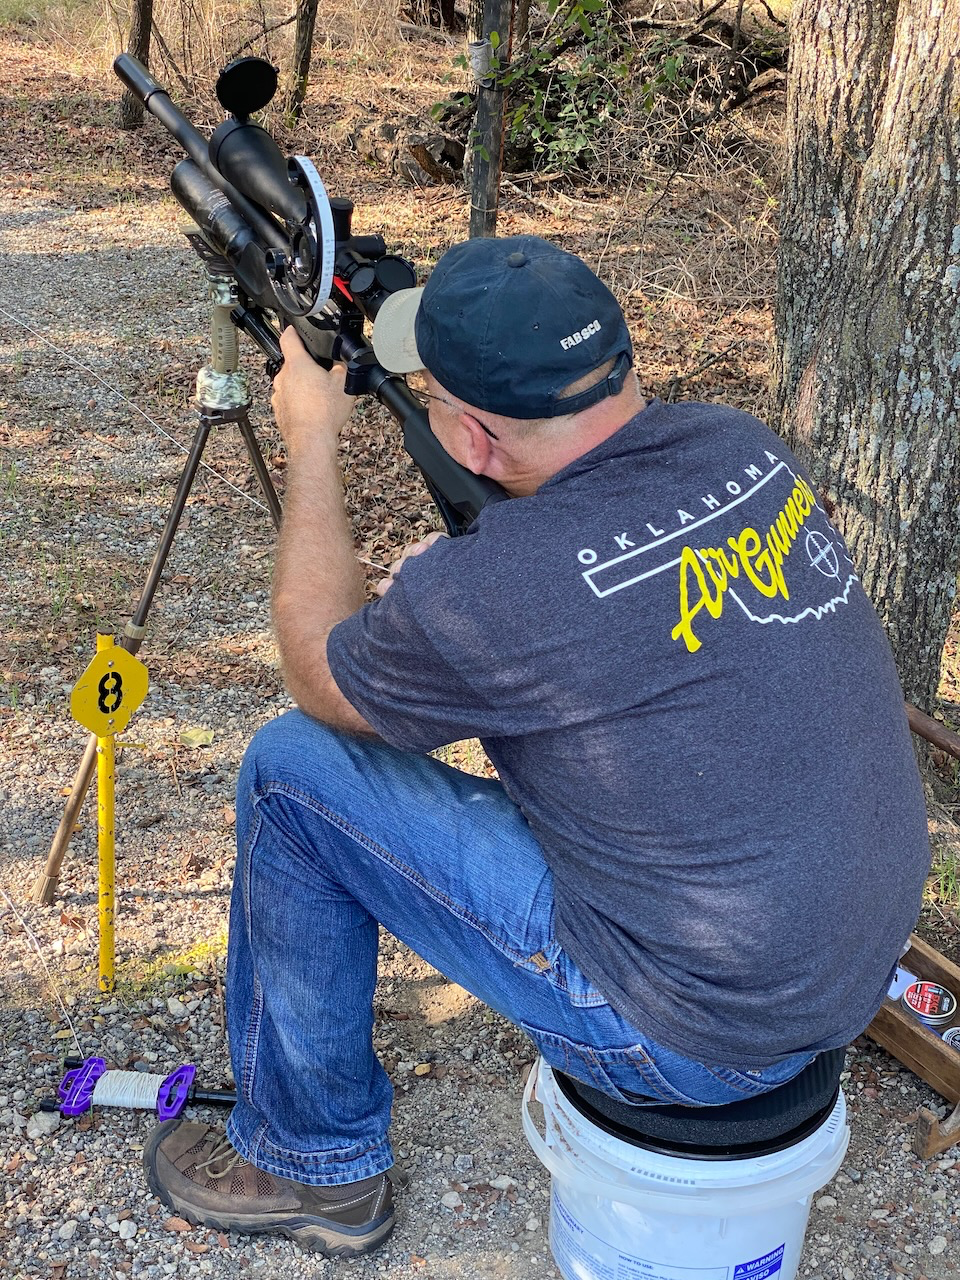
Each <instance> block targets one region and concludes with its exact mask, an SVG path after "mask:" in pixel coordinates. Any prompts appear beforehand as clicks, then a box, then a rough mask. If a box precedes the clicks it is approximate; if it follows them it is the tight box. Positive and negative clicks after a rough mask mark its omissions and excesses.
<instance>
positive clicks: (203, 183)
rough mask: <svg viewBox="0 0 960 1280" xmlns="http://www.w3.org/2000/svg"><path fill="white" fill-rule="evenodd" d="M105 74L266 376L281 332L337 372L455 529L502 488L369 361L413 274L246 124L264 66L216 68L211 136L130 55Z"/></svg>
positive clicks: (247, 62)
mask: <svg viewBox="0 0 960 1280" xmlns="http://www.w3.org/2000/svg"><path fill="white" fill-rule="evenodd" d="M113 66H114V70H115V71H116V73H117V75H118V76H119V77H120V79H121V80H122V81H123V83H124V84H125V85H126V86H127V88H128V89H130V90H131V91H132V92H133V93H134V94H135V95H136V97H138V98H139V99H140V101H141V102H142V103H143V104H144V106H145V107H146V108H147V110H148V111H149V112H150V113H151V114H152V115H154V116H155V117H156V118H157V119H158V120H159V121H160V123H161V124H162V125H163V126H164V128H165V129H167V130H168V131H169V132H170V133H171V134H173V136H174V137H175V138H176V140H177V141H178V142H179V143H180V145H181V146H182V147H183V149H184V151H185V152H186V153H187V156H186V158H185V159H183V160H181V161H180V162H179V163H178V164H177V165H176V167H175V168H174V170H173V173H172V175H171V178H170V186H171V189H172V191H173V194H174V195H175V196H176V198H177V200H178V201H179V203H180V204H181V205H182V206H183V208H184V209H185V210H186V212H187V213H188V214H189V215H190V217H191V219H192V220H193V222H194V223H195V225H196V231H195V232H194V231H191V232H190V233H189V235H188V238H189V240H190V242H191V244H192V245H193V247H194V248H195V249H196V250H197V252H198V253H199V254H200V256H201V257H202V258H203V259H204V260H205V261H206V262H207V263H208V265H209V264H210V263H211V262H213V263H215V264H216V266H217V269H218V270H223V271H225V272H226V273H229V275H231V276H232V277H233V278H234V280H235V281H236V287H237V305H236V306H235V307H234V308H233V310H232V312H231V317H230V318H231V320H232V321H233V323H234V324H235V325H236V326H237V328H238V329H240V330H241V331H242V332H244V333H246V334H247V335H248V336H249V337H250V338H252V339H253V341H254V342H255V343H256V344H257V346H258V347H259V348H260V350H261V351H262V352H263V353H264V355H265V356H266V357H267V369H268V372H270V374H271V376H272V375H273V374H275V373H276V372H277V370H278V369H279V368H280V365H281V364H282V363H283V356H282V353H281V350H280V330H281V329H283V328H284V327H285V326H286V325H288V324H292V325H293V327H294V328H295V329H296V331H297V333H298V334H299V335H300V337H301V338H302V340H303V343H304V345H305V346H306V348H307V350H308V351H309V352H310V354H311V355H312V356H313V358H314V359H315V360H316V361H317V362H318V363H319V364H321V365H323V366H325V367H326V368H329V367H331V365H332V364H333V362H335V361H339V362H341V363H342V364H344V365H345V366H346V370H347V376H346V383H345V389H346V391H347V392H348V394H350V395H355V396H356V395H373V396H376V398H377V399H378V400H379V401H380V403H381V404H383V405H384V406H385V407H386V408H387V409H388V410H389V412H390V413H391V414H392V415H393V417H394V418H396V420H397V422H399V423H400V425H401V427H402V429H403V446H404V448H405V449H406V451H407V453H408V454H409V455H410V457H411V458H412V459H413V461H414V462H415V463H416V465H417V466H418V467H419V469H420V471H421V473H422V475H423V477H424V480H425V481H426V485H427V488H428V489H429V491H430V495H431V497H432V498H433V500H434V502H435V503H436V506H437V509H438V510H439V512H440V515H441V517H442V519H443V522H444V525H445V526H446V529H447V532H448V533H450V534H452V535H453V534H458V533H463V532H464V531H465V530H466V529H467V528H468V527H469V525H470V524H471V523H472V522H473V520H474V519H476V517H477V515H479V513H480V511H481V510H482V508H483V507H484V506H485V505H486V503H488V502H491V501H496V500H498V499H500V498H502V497H504V496H505V495H504V493H503V490H502V489H501V488H500V487H499V486H498V485H496V484H495V483H494V482H493V481H492V480H488V479H487V478H486V477H484V476H477V475H474V473H473V472H472V471H468V470H467V469H466V468H465V467H462V466H460V464H459V463H458V462H456V461H454V459H453V458H451V457H450V455H449V454H448V453H447V452H446V451H445V450H444V449H443V448H442V446H441V445H440V442H439V441H438V440H437V438H436V436H434V434H433V432H432V431H431V430H430V424H429V420H428V417H427V411H426V409H424V408H423V406H422V405H421V404H420V402H419V401H418V400H417V399H416V397H415V396H414V395H413V393H412V392H411V391H410V390H409V388H408V387H407V385H406V383H405V382H404V380H403V379H402V378H400V377H398V376H396V375H395V374H391V373H389V372H388V371H387V370H386V369H384V368H383V366H382V365H380V364H378V363H377V360H376V356H375V355H374V352H373V348H372V347H371V346H370V344H369V343H368V342H367V341H366V339H365V337H364V324H365V322H368V321H369V322H372V321H373V319H374V318H375V316H376V314H377V311H378V310H379V309H380V306H381V305H382V303H383V302H384V300H385V299H386V298H387V297H389V296H390V294H392V293H395V292H397V291H398V290H400V289H409V288H412V287H413V286H414V285H415V284H416V273H415V271H414V268H413V266H412V264H411V263H409V262H407V261H406V260H405V259H404V258H401V257H399V256H398V255H396V254H392V253H388V252H387V247H386V244H385V243H384V240H383V238H382V237H381V236H378V235H356V236H355V235H354V234H353V232H352V228H351V222H352V217H353V204H352V203H351V201H349V200H345V199H341V198H337V197H334V198H330V197H329V196H328V195H327V192H326V188H325V187H324V185H323V182H322V180H321V178H320V175H319V173H318V172H317V169H316V167H315V166H314V164H313V162H312V161H311V160H309V159H308V158H307V157H306V156H291V157H289V158H288V157H286V156H284V154H283V152H282V151H281V150H280V148H279V146H278V145H277V143H276V142H275V141H274V139H273V138H272V137H271V136H270V134H269V133H268V132H267V131H266V130H265V129H263V128H262V127H261V126H260V125H258V124H255V123H253V122H252V121H251V119H250V117H251V116H252V115H253V114H254V113H256V112H257V111H260V110H262V109H263V107H265V106H266V105H267V103H268V102H269V101H270V99H271V98H272V97H273V95H274V93H275V92H276V87H277V72H276V68H275V67H273V66H271V64H270V63H269V62H266V61H264V60H263V59H261V58H240V59H238V60H237V61H235V62H232V63H230V65H229V66H227V67H225V68H224V70H223V71H222V72H221V73H220V76H219V78H218V80H217V97H218V99H219V101H220V104H221V106H223V108H224V109H225V110H226V111H228V112H229V113H230V114H229V116H228V117H227V119H226V120H224V121H223V123H222V124H220V125H219V126H218V127H217V128H216V129H215V130H214V132H213V135H212V136H211V137H210V139H209V140H208V139H206V138H204V137H203V135H202V134H201V133H199V132H198V130H197V129H195V128H194V126H193V125H192V124H191V123H190V121H189V120H188V119H187V118H186V116H184V115H183V114H182V113H181V112H180V111H178V110H177V108H176V107H175V106H174V105H173V103H172V102H171V100H170V95H169V94H168V93H167V91H166V90H165V89H164V88H163V87H162V86H161V85H159V84H158V83H157V81H156V80H154V79H153V77H152V76H151V75H150V73H149V72H148V71H147V69H146V68H145V67H144V66H143V64H142V63H140V62H138V61H137V59H136V58H133V57H131V56H130V55H129V54H126V53H122V54H120V56H119V57H118V58H117V59H116V61H115V62H114V64H113Z"/></svg>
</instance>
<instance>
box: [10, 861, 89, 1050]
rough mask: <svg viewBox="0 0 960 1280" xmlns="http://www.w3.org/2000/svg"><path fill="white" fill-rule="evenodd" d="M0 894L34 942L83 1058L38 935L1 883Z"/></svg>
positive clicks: (61, 1010)
mask: <svg viewBox="0 0 960 1280" xmlns="http://www.w3.org/2000/svg"><path fill="white" fill-rule="evenodd" d="M0 896H2V897H3V900H4V902H6V904H7V906H8V907H9V908H10V910H11V911H12V912H13V914H14V915H15V916H16V917H17V919H18V920H19V921H20V927H21V928H22V929H23V931H24V933H25V934H26V935H27V937H28V938H29V939H30V941H31V942H32V943H33V947H34V950H35V951H36V953H37V955H38V956H39V957H40V963H41V964H42V965H43V971H44V973H45V974H46V975H47V981H48V982H49V983H50V986H51V987H52V988H53V994H54V995H55V996H56V997H57V1004H58V1005H59V1006H60V1012H61V1013H62V1014H63V1017H64V1021H65V1022H66V1024H67V1026H68V1027H69V1028H70V1034H71V1035H72V1036H73V1043H74V1044H75V1045H76V1047H77V1053H78V1054H79V1055H80V1057H81V1058H82V1057H83V1050H82V1049H81V1048H80V1041H79V1040H78V1038H77V1032H76V1028H75V1027H74V1025H73V1023H72V1022H71V1021H70V1014H69V1013H68V1012H67V1006H66V1005H65V1004H64V1003H63V997H62V996H61V995H60V988H59V987H58V986H57V984H56V981H55V980H54V976H53V974H52V973H51V972H50V967H49V965H48V964H47V962H46V960H44V958H43V951H42V950H41V949H40V943H39V942H38V941H37V935H36V934H35V933H34V932H33V930H32V929H31V928H30V926H29V925H28V924H27V922H26V920H24V918H23V916H22V915H21V914H20V912H19V911H18V910H17V908H16V907H15V906H14V903H13V899H12V898H11V897H10V895H9V893H7V891H6V889H4V887H3V885H0Z"/></svg>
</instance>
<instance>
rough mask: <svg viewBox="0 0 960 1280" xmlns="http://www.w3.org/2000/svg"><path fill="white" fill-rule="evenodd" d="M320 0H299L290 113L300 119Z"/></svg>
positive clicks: (294, 117) (305, 95) (305, 94)
mask: <svg viewBox="0 0 960 1280" xmlns="http://www.w3.org/2000/svg"><path fill="white" fill-rule="evenodd" d="M318 4H319V0H298V3H297V30H296V35H295V37H294V49H293V88H292V89H291V90H290V115H291V117H292V118H293V119H294V120H299V119H300V113H301V112H302V111H303V104H304V102H305V101H306V98H307V81H308V80H309V79H310V60H311V58H312V57H313V32H314V28H315V27H316V25H317V6H318Z"/></svg>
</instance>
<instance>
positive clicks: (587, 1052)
mask: <svg viewBox="0 0 960 1280" xmlns="http://www.w3.org/2000/svg"><path fill="white" fill-rule="evenodd" d="M520 1026H521V1027H522V1028H523V1030H524V1031H525V1032H526V1033H527V1035H528V1036H529V1037H530V1038H531V1040H533V1042H534V1044H535V1045H536V1046H537V1048H538V1049H539V1050H540V1053H541V1055H542V1057H543V1059H544V1061H545V1062H546V1063H548V1064H549V1065H550V1066H551V1067H553V1068H554V1069H555V1070H556V1071H562V1072H563V1073H564V1074H565V1075H568V1076H572V1077H573V1078H574V1080H578V1081H580V1083H581V1084H586V1085H590V1087H591V1088H593V1089H599V1090H600V1092H601V1093H605V1094H607V1096H608V1097H611V1098H615V1099H616V1100H617V1101H618V1102H624V1103H626V1104H627V1105H628V1106H631V1107H642V1106H662V1105H664V1104H665V1103H666V1104H675V1105H679V1106H686V1107H696V1106H702V1105H703V1104H702V1103H701V1102H700V1101H699V1100H698V1099H696V1098H692V1097H690V1096H689V1095H688V1094H686V1093H683V1092H681V1091H680V1090H679V1089H676V1088H674V1086H673V1085H672V1084H670V1082H669V1081H668V1080H666V1079H665V1078H664V1076H662V1075H661V1073H660V1072H659V1070H658V1069H657V1065H656V1063H655V1062H654V1060H653V1058H652V1057H651V1056H650V1054H649V1053H648V1052H647V1050H646V1048H645V1046H644V1045H643V1044H635V1045H627V1046H626V1047H625V1048H623V1049H597V1048H594V1046H593V1045H589V1044H581V1043H579V1042H578V1041H576V1040H570V1039H568V1038H567V1037H566V1036H561V1035H557V1034H556V1033H555V1032H552V1031H544V1030H542V1028H540V1027H535V1026H532V1025H531V1024H530V1023H528V1022H521V1023H520Z"/></svg>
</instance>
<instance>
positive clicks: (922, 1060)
mask: <svg viewBox="0 0 960 1280" xmlns="http://www.w3.org/2000/svg"><path fill="white" fill-rule="evenodd" d="M867 1035H868V1036H869V1037H870V1038H871V1040H876V1042H877V1044H880V1045H883V1047H884V1049H887V1050H888V1051H889V1052H890V1053H892V1054H893V1056H894V1057H895V1058H897V1059H898V1060H899V1061H900V1062H902V1063H903V1065H904V1066H905V1067H909V1068H910V1070H911V1071H913V1072H914V1073H915V1074H916V1075H918V1076H919V1077H920V1079H921V1080H925V1081H926V1082H927V1084H929V1085H931V1086H932V1087H933V1088H934V1089H936V1091H937V1093H940V1094H942V1095H943V1097H945V1098H946V1099H947V1100H948V1101H950V1102H960V1053H958V1051H957V1050H956V1049H954V1048H951V1046H950V1045H948V1044H944V1043H943V1041H942V1040H941V1039H940V1037H939V1036H938V1035H937V1033H936V1032H935V1031H931V1030H930V1028H929V1027H925V1026H924V1025H923V1023H922V1022H920V1021H919V1020H918V1019H917V1018H915V1017H914V1015H913V1014H912V1013H907V1011H906V1009H904V1008H902V1006H901V1005H900V1004H899V1003H898V1002H897V1001H895V1000H885V1001H884V1002H883V1005H882V1007H881V1008H880V1010H879V1011H878V1013H877V1016H876V1017H875V1018H874V1020H873V1021H872V1022H871V1023H870V1026H869V1027H868V1028H867Z"/></svg>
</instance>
